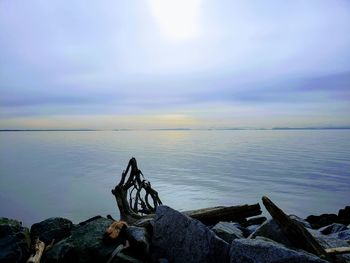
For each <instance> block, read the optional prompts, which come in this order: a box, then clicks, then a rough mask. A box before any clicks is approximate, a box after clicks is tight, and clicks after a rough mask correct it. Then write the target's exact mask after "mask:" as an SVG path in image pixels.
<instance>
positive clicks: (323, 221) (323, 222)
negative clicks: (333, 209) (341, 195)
mask: <svg viewBox="0 0 350 263" xmlns="http://www.w3.org/2000/svg"><path fill="white" fill-rule="evenodd" d="M306 221H307V222H309V223H310V224H311V226H312V228H315V229H318V228H320V227H323V226H328V225H331V224H333V223H334V222H337V221H338V216H337V215H336V214H322V215H320V216H314V215H311V216H308V217H307V218H306Z"/></svg>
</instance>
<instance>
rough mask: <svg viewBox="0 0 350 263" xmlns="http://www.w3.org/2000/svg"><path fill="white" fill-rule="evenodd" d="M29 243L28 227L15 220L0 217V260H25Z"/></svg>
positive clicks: (27, 255)
mask: <svg viewBox="0 0 350 263" xmlns="http://www.w3.org/2000/svg"><path fill="white" fill-rule="evenodd" d="M29 243H30V237H29V230H28V228H26V227H23V226H22V223H21V222H19V221H17V220H14V219H9V218H5V217H1V218H0V262H9V263H10V262H26V260H27V259H28V257H29Z"/></svg>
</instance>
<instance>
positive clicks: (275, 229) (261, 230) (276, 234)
mask: <svg viewBox="0 0 350 263" xmlns="http://www.w3.org/2000/svg"><path fill="white" fill-rule="evenodd" d="M257 236H262V237H267V238H269V239H272V240H274V241H276V242H278V243H281V244H284V245H286V246H291V243H290V241H289V240H288V238H287V237H286V236H285V235H284V233H283V232H282V230H281V228H280V227H279V225H278V224H277V223H276V222H275V220H273V219H269V220H267V221H265V223H263V224H262V225H261V226H259V227H258V228H257V229H256V230H255V232H253V233H252V234H251V235H250V236H249V237H248V238H249V239H254V238H256V237H257Z"/></svg>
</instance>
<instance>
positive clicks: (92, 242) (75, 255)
mask: <svg viewBox="0 0 350 263" xmlns="http://www.w3.org/2000/svg"><path fill="white" fill-rule="evenodd" d="M112 222H113V221H112V220H110V219H106V218H97V219H95V220H93V221H89V222H88V223H86V224H84V225H82V226H77V227H76V228H74V229H73V230H72V234H71V236H69V237H67V238H65V239H63V240H61V241H60V242H58V243H56V244H55V245H54V246H53V247H52V248H51V249H49V250H48V251H47V252H46V257H45V259H46V261H45V262H76V263H89V262H91V263H92V262H106V261H107V260H108V258H109V256H110V254H111V253H112V252H113V250H114V249H115V248H116V247H117V246H118V245H119V244H118V243H104V242H103V234H104V232H105V230H106V229H107V227H108V226H109V225H110V224H111V223H112Z"/></svg>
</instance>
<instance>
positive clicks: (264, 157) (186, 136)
mask: <svg viewBox="0 0 350 263" xmlns="http://www.w3.org/2000/svg"><path fill="white" fill-rule="evenodd" d="M132 156H134V157H136V159H137V160H138V164H139V168H140V169H141V170H142V171H143V173H144V175H145V176H146V179H148V180H150V181H151V183H152V186H153V187H154V188H155V189H156V190H157V191H158V193H159V195H160V197H161V199H162V201H163V203H165V204H168V205H169V206H172V207H174V208H176V209H179V210H187V209H195V208H202V207H207V206H216V205H234V204H245V203H256V202H260V199H261V196H262V195H268V196H269V197H271V199H272V200H273V201H275V202H276V203H277V204H278V205H279V206H280V207H281V208H283V209H284V210H285V211H286V212H288V213H293V214H297V215H299V216H306V215H308V214H311V213H313V214H318V213H324V212H337V210H338V209H339V208H342V207H344V206H345V205H349V204H350V194H349V189H350V180H349V177H350V174H349V173H350V130H294V131H270V130H267V131H118V132H117V131H103V132H102V131H100V132H2V133H0V211H1V214H0V216H7V217H14V218H18V219H20V220H22V221H23V222H24V223H25V224H27V225H30V224H32V223H34V222H37V221H40V220H43V219H45V218H48V217H52V216H63V217H67V218H70V219H72V220H73V221H74V222H76V223H77V222H79V221H82V220H85V219H87V218H89V217H92V216H95V215H97V214H101V215H107V214H112V215H113V216H114V217H118V211H117V208H116V202H115V200H114V197H113V196H112V194H111V192H110V190H111V189H112V188H113V187H114V186H115V185H116V184H117V182H118V181H119V179H120V175H121V172H122V170H123V169H125V167H126V165H127V162H128V160H129V158H130V157H132Z"/></svg>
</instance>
